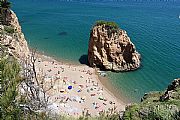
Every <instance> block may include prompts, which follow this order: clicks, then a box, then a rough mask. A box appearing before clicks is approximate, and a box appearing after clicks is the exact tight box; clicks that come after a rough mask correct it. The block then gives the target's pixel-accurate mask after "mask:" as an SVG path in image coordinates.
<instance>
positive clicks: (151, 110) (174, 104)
mask: <svg viewBox="0 0 180 120" xmlns="http://www.w3.org/2000/svg"><path fill="white" fill-rule="evenodd" d="M179 81H180V80H179ZM168 88H173V90H168V92H151V93H149V94H146V95H145V96H144V97H143V98H142V102H141V103H140V104H133V105H131V106H128V107H127V108H126V111H125V113H124V116H123V119H124V120H179V119H180V99H179V98H180V85H178V86H176V87H169V86H168ZM167 94H170V97H168V98H166V97H165V98H166V99H165V100H162V99H163V96H167ZM168 96H169V95H168Z"/></svg>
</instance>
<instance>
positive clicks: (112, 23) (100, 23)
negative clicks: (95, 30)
mask: <svg viewBox="0 0 180 120" xmlns="http://www.w3.org/2000/svg"><path fill="white" fill-rule="evenodd" d="M99 25H105V26H106V27H109V28H111V29H118V28H119V25H118V24H117V23H115V22H111V21H104V20H99V21H96V23H95V26H99Z"/></svg>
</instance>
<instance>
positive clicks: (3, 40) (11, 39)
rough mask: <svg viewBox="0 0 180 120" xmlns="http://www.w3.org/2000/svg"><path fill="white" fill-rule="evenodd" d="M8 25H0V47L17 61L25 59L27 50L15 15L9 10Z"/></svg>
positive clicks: (27, 53)
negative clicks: (4, 48)
mask: <svg viewBox="0 0 180 120" xmlns="http://www.w3.org/2000/svg"><path fill="white" fill-rule="evenodd" d="M7 19H8V25H4V24H2V23H1V24H0V33H1V34H0V45H2V46H4V47H6V49H7V52H8V53H9V54H10V55H12V56H14V57H15V58H17V59H25V58H27V57H28V55H29V48H28V44H27V41H26V40H25V37H24V34H23V33H22V30H21V26H20V25H19V22H18V18H17V16H16V14H15V13H14V12H13V11H12V10H10V11H9V13H8V16H7Z"/></svg>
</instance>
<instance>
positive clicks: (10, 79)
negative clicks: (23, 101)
mask: <svg viewBox="0 0 180 120" xmlns="http://www.w3.org/2000/svg"><path fill="white" fill-rule="evenodd" d="M19 72H20V68H19V65H18V64H17V62H16V61H15V60H12V61H10V59H9V57H8V56H7V55H6V56H3V57H1V59H0V85H1V87H0V118H2V119H5V120H11V119H18V118H19V115H18V114H19V113H20V109H19V107H18V104H17V102H16V97H17V95H18V92H17V86H18V84H19V82H20V80H21V79H20V76H19Z"/></svg>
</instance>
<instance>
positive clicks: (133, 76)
mask: <svg viewBox="0 0 180 120" xmlns="http://www.w3.org/2000/svg"><path fill="white" fill-rule="evenodd" d="M11 1H12V2H13V10H14V11H15V12H16V13H17V16H18V18H19V21H20V23H21V25H22V29H23V32H24V33H25V36H26V39H27V40H28V42H29V44H30V46H31V47H33V48H37V49H38V50H39V51H41V52H44V53H45V54H47V55H51V56H55V57H57V58H61V59H64V60H68V61H72V62H75V63H78V64H79V59H80V58H81V56H83V55H84V56H86V55H87V49H88V41H89V33H90V29H91V27H92V25H93V23H94V22H95V21H96V20H101V19H103V20H109V21H115V22H117V23H118V24H119V25H120V27H121V28H122V29H125V30H126V31H127V33H128V35H129V36H130V38H131V40H132V42H133V43H134V44H135V45H136V48H137V50H138V52H140V53H141V55H142V67H141V68H140V69H138V70H136V71H133V72H124V73H112V72H108V77H109V78H110V79H109V81H110V82H111V83H112V84H113V85H114V86H115V88H116V90H117V91H118V92H120V93H121V94H123V95H124V96H126V97H127V98H128V99H130V100H132V101H136V102H137V101H139V100H140V98H141V97H142V96H143V94H144V93H145V92H148V91H152V90H153V91H154V90H163V89H165V88H166V86H167V85H168V84H169V83H170V82H171V81H172V80H173V79H174V78H177V77H180V42H179V41H180V19H179V15H180V3H177V2H61V1H60V0H11Z"/></svg>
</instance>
